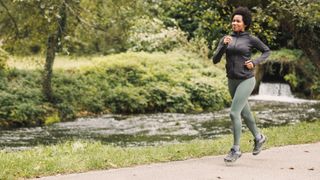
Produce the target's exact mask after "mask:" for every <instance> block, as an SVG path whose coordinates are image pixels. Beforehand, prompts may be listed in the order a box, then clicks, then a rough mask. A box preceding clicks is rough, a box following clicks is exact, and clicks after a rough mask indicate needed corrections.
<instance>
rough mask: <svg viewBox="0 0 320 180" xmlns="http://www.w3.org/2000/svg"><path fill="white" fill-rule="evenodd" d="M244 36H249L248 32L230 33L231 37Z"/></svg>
mask: <svg viewBox="0 0 320 180" xmlns="http://www.w3.org/2000/svg"><path fill="white" fill-rule="evenodd" d="M244 35H249V33H248V32H246V31H245V32H232V33H231V36H244Z"/></svg>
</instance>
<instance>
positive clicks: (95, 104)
mask: <svg viewBox="0 0 320 180" xmlns="http://www.w3.org/2000/svg"><path fill="white" fill-rule="evenodd" d="M53 75H54V76H53V79H52V84H53V92H54V98H55V100H56V101H55V102H56V103H55V104H52V105H50V104H47V103H46V102H45V101H44V100H43V96H42V93H41V92H42V91H41V71H39V70H19V69H11V70H10V71H9V73H8V76H7V85H6V86H5V87H4V89H3V90H2V91H1V94H0V95H1V97H0V105H1V107H0V118H1V119H3V120H6V121H10V122H18V124H19V125H34V124H50V123H52V122H58V121H66V120H72V119H74V118H76V117H79V116H84V115H88V114H89V115H92V114H101V113H152V112H178V113H188V112H202V111H213V110H218V109H221V108H224V107H225V106H227V105H228V104H229V102H230V97H229V96H228V93H227V90H226V83H225V82H226V81H225V80H226V78H225V74H224V71H222V70H220V69H218V68H216V67H215V66H213V65H212V64H211V63H207V62H204V60H203V59H201V58H199V57H198V56H197V55H196V54H193V53H190V52H185V51H174V52H170V53H168V54H164V53H153V54H150V53H132V52H131V53H123V54H118V55H111V56H106V57H103V58H99V60H97V61H96V63H95V64H94V65H93V66H83V67H81V68H72V69H65V70H64V69H55V70H54V74H53ZM2 124H3V123H2Z"/></svg>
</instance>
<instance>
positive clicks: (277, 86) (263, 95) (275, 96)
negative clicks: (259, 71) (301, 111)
mask: <svg viewBox="0 0 320 180" xmlns="http://www.w3.org/2000/svg"><path fill="white" fill-rule="evenodd" d="M249 99H250V100H262V101H277V102H289V103H318V102H319V101H314V100H306V99H299V98H295V97H294V96H293V95H292V92H291V89H290V86H289V85H288V84H285V83H264V82H261V84H260V86H259V93H258V95H255V96H251V97H250V98H249Z"/></svg>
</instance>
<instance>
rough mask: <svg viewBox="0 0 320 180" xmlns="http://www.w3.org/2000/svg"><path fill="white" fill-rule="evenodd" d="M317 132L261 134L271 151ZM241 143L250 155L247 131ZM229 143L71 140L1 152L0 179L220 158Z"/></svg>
mask: <svg viewBox="0 0 320 180" xmlns="http://www.w3.org/2000/svg"><path fill="white" fill-rule="evenodd" d="M319 129H320V120H317V121H315V122H312V123H306V122H303V123H299V124H296V125H288V126H284V127H272V128H267V129H262V131H263V133H264V134H266V135H267V136H268V139H269V141H268V143H267V145H266V148H270V147H277V146H284V145H291V144H302V143H314V142H319V141H320V131H319ZM241 140H242V141H241V149H242V151H244V152H250V151H251V149H252V142H251V135H250V134H249V133H248V132H246V133H244V134H243V136H242V139H241ZM231 142H232V136H231V135H226V136H222V137H221V138H219V139H216V140H193V141H191V142H186V143H180V144H170V145H163V146H156V147H127V148H123V147H116V146H110V145H103V144H101V143H100V142H89V141H73V142H65V143H61V144H58V145H52V146H40V147H36V148H34V149H31V150H26V151H19V152H5V151H1V152H0V162H1V163H0V169H1V171H0V179H19V178H32V177H39V176H49V175H54V174H64V173H75V172H85V171H89V170H97V169H110V168H121V167H128V166H135V165H141V164H149V163H158V162H168V161H177V160H185V159H190V158H199V157H203V156H212V155H221V154H226V153H227V152H228V150H229V148H230V146H231Z"/></svg>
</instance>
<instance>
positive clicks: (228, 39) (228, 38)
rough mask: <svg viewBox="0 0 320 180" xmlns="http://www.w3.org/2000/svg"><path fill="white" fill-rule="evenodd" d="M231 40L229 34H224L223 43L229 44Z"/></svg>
mask: <svg viewBox="0 0 320 180" xmlns="http://www.w3.org/2000/svg"><path fill="white" fill-rule="evenodd" d="M231 41H232V37H231V36H225V37H224V40H223V43H224V44H230V43H231Z"/></svg>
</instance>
